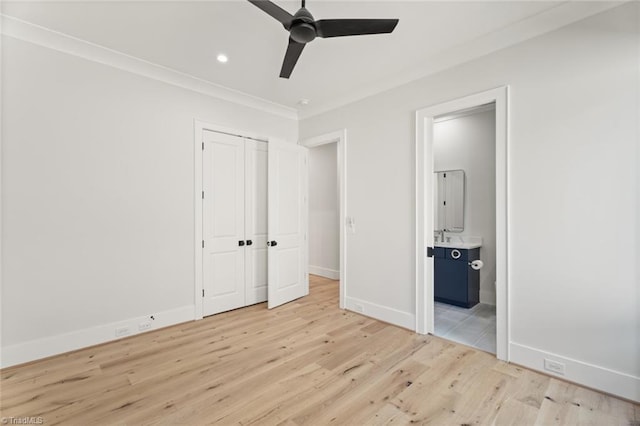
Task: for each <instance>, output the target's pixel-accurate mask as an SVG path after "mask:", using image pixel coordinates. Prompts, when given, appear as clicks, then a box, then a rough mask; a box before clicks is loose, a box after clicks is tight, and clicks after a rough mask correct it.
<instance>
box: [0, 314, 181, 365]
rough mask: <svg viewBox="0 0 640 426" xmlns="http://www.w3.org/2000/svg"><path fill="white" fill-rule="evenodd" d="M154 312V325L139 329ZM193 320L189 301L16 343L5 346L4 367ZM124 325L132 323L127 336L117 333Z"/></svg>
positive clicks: (3, 349) (152, 323) (3, 353)
mask: <svg viewBox="0 0 640 426" xmlns="http://www.w3.org/2000/svg"><path fill="white" fill-rule="evenodd" d="M151 315H153V317H154V318H155V319H154V320H152V321H151V325H152V328H150V329H149V330H145V331H139V330H138V326H139V324H141V323H143V322H148V321H149V318H150V316H151ZM192 320H193V306H191V305H188V306H183V307H181V308H176V309H171V310H168V311H163V312H150V313H149V314H148V315H143V316H139V317H135V318H129V319H126V320H122V321H117V322H112V323H109V324H103V325H98V326H95V327H91V328H85V329H83V330H76V331H72V332H69V333H64V334H58V335H56V336H50V337H44V338H41V339H35V340H30V341H28V342H23V343H17V344H15V345H11V346H6V347H3V348H2V368H5V367H9V366H12V365H17V364H23V363H25V362H29V361H34V360H36V359H41V358H45V357H49V356H53V355H59V354H62V353H65V352H70V351H75V350H77V349H83V348H86V347H89V346H93V345H98V344H101V343H106V342H110V341H113V340H118V339H120V338H122V337H129V336H133V335H136V334H140V333H146V332H149V331H154V330H157V329H159V328H163V327H168V326H171V325H175V324H180V323H183V322H187V321H192ZM121 327H129V330H130V333H129V334H127V336H122V337H116V335H115V330H116V328H121Z"/></svg>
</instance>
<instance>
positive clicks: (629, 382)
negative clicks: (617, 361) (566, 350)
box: [509, 342, 640, 402]
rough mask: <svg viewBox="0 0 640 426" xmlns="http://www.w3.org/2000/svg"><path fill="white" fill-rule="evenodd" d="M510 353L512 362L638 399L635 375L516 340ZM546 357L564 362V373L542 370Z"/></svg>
mask: <svg viewBox="0 0 640 426" xmlns="http://www.w3.org/2000/svg"><path fill="white" fill-rule="evenodd" d="M509 353H510V355H511V362H513V363H515V364H519V365H522V366H524V367H527V368H531V369H533V370H536V371H541V372H543V373H545V374H548V375H550V376H553V377H558V378H561V379H563V380H569V381H571V382H575V383H578V384H580V385H583V386H587V387H590V388H593V389H597V390H599V391H601V392H607V393H610V394H612V395H616V396H619V397H622V398H626V399H630V400H631V401H637V402H640V377H634V376H631V375H629V374H625V373H620V372H619V371H614V370H610V369H608V368H603V367H599V366H597V365H593V364H588V363H586V362H582V361H578V360H575V359H572V358H567V357H564V356H560V355H556V354H553V353H551V352H545V351H541V350H539V349H535V348H531V347H529V346H525V345H521V344H519V343H513V342H512V343H511V344H510V351H509ZM545 358H548V359H551V360H553V361H556V362H561V363H563V364H565V374H564V375H560V374H555V373H553V372H550V371H548V370H545V369H544V360H545Z"/></svg>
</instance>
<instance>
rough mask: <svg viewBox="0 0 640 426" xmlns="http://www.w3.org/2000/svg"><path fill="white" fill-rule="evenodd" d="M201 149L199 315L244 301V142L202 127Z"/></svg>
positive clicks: (234, 305)
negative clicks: (201, 282) (201, 294)
mask: <svg viewBox="0 0 640 426" xmlns="http://www.w3.org/2000/svg"><path fill="white" fill-rule="evenodd" d="M203 137H204V152H203V157H202V158H203V165H202V166H203V167H202V170H203V190H204V194H205V199H204V202H203V210H204V211H203V217H204V220H203V240H204V247H203V279H204V301H203V315H205V316H206V315H212V314H216V313H219V312H224V311H228V310H230V309H235V308H239V307H241V306H244V304H245V286H244V283H245V266H244V250H243V247H241V246H239V244H238V242H239V241H241V240H244V226H245V223H244V221H245V218H244V217H245V214H244V210H245V206H244V204H245V200H244V195H243V194H244V186H245V182H244V181H245V177H244V167H245V164H244V162H245V155H244V141H243V139H242V138H239V137H235V136H230V135H224V134H220V133H215V132H208V131H205V132H204V134H203Z"/></svg>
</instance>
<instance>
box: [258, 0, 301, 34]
mask: <svg viewBox="0 0 640 426" xmlns="http://www.w3.org/2000/svg"><path fill="white" fill-rule="evenodd" d="M249 3H251V4H253V5H254V6H257V7H258V8H259V9H261V10H262V11H264V12H266V13H267V14H269V15H271V16H272V17H274V18H276V19H277V20H278V21H280V23H281V24H282V25H284V26H285V27H286V28H287V29H289V28H290V27H291V21H292V20H293V15H292V14H290V13H289V12H287V11H286V10H284V9H283V8H281V7H280V6H278V5H277V4H275V3H273V2H270V1H269V0H249Z"/></svg>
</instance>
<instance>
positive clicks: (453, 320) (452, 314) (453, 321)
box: [435, 302, 496, 354]
mask: <svg viewBox="0 0 640 426" xmlns="http://www.w3.org/2000/svg"><path fill="white" fill-rule="evenodd" d="M435 335H436V336H439V337H442V338H445V339H448V340H453V341H454V342H458V343H462V344H464V345H469V346H473V347H474V348H478V349H481V350H483V351H487V352H491V353H493V354H495V353H496V307H495V306H492V305H487V304H484V303H478V304H477V305H476V306H474V307H473V308H470V309H465V308H460V307H458V306H453V305H447V304H446V303H440V302H435Z"/></svg>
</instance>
